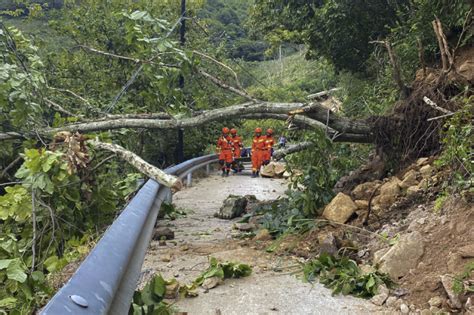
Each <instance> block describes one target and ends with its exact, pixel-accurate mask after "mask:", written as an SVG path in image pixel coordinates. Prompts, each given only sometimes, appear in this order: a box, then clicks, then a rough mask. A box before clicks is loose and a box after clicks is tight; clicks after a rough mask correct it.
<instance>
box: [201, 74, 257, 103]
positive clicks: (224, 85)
mask: <svg viewBox="0 0 474 315" xmlns="http://www.w3.org/2000/svg"><path fill="white" fill-rule="evenodd" d="M198 73H199V74H200V75H202V76H203V77H205V78H207V79H209V80H210V81H211V82H212V83H214V84H215V85H217V86H219V87H221V88H223V89H226V90H229V91H231V92H232V93H235V94H237V95H240V96H242V97H245V98H246V99H248V100H249V101H253V102H257V100H256V99H255V98H253V97H252V96H250V95H248V94H247V92H245V91H243V90H240V89H237V88H235V87H233V86H230V85H228V84H227V83H225V82H224V81H222V80H220V79H218V78H216V77H214V76H213V75H210V74H209V73H207V72H205V71H204V70H201V69H198Z"/></svg>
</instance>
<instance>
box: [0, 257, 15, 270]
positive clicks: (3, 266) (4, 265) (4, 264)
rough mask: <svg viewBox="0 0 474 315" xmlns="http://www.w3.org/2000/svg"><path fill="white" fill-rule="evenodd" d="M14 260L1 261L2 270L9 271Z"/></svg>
mask: <svg viewBox="0 0 474 315" xmlns="http://www.w3.org/2000/svg"><path fill="white" fill-rule="evenodd" d="M12 261H13V259H1V260H0V270H2V269H7V268H8V266H9V265H10V263H11V262H12Z"/></svg>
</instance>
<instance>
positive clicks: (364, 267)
mask: <svg viewBox="0 0 474 315" xmlns="http://www.w3.org/2000/svg"><path fill="white" fill-rule="evenodd" d="M360 271H361V273H362V274H363V275H366V274H369V273H372V272H376V271H377V269H375V268H374V267H373V266H371V265H361V266H360Z"/></svg>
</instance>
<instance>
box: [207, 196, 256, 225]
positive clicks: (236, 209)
mask: <svg viewBox="0 0 474 315" xmlns="http://www.w3.org/2000/svg"><path fill="white" fill-rule="evenodd" d="M247 202H248V201H247V198H245V197H242V196H234V195H229V196H228V197H227V198H226V199H225V200H224V204H223V205H222V207H221V208H220V209H219V211H218V212H217V213H216V214H214V216H215V217H217V218H220V219H226V220H231V219H233V218H236V217H239V216H241V215H242V213H244V212H245V208H246V207H247Z"/></svg>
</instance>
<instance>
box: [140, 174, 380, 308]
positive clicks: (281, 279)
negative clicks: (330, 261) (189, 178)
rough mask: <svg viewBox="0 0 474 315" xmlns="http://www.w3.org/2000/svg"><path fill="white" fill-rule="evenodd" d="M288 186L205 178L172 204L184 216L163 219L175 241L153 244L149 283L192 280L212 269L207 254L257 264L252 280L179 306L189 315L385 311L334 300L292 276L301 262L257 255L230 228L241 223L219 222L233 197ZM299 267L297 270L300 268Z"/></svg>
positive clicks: (270, 194)
mask: <svg viewBox="0 0 474 315" xmlns="http://www.w3.org/2000/svg"><path fill="white" fill-rule="evenodd" d="M286 189H287V184H286V182H285V180H283V179H269V178H255V179H252V178H250V176H249V175H248V174H245V173H244V174H242V175H233V176H232V175H231V176H230V177H226V178H222V177H220V176H218V175H212V176H210V177H207V178H204V179H201V180H200V181H199V182H195V183H193V187H189V188H186V189H184V190H182V191H180V192H178V193H176V194H175V195H174V196H173V203H174V204H175V206H176V207H177V208H179V209H181V210H184V211H185V212H187V215H186V216H185V217H181V218H178V219H176V220H173V221H170V220H162V221H160V222H159V225H158V226H160V227H169V228H171V229H172V230H173V231H174V232H175V239H174V240H172V241H166V245H164V246H160V245H159V242H158V241H152V244H151V246H150V249H149V251H148V253H147V256H146V258H145V262H144V265H143V268H142V271H143V275H144V276H143V279H142V282H145V281H146V280H147V279H149V278H150V277H151V276H152V275H153V274H155V273H161V274H162V275H163V276H164V278H165V279H168V278H173V277H175V278H176V279H177V280H178V281H179V282H181V283H191V282H192V281H193V280H194V279H195V278H196V277H197V276H198V275H199V274H200V273H201V272H202V271H204V270H205V269H206V268H207V267H208V261H209V257H211V256H212V257H216V258H218V259H220V260H223V261H235V262H240V263H246V264H249V265H251V266H252V268H253V272H252V275H251V276H249V277H247V278H241V279H229V280H225V281H224V283H222V284H220V285H219V286H218V287H216V288H214V289H211V290H209V291H208V292H204V291H203V290H202V291H199V296H198V297H195V298H183V299H180V300H179V301H177V302H176V304H175V307H176V308H177V309H178V310H179V311H180V312H187V313H188V314H191V315H193V314H198V315H201V314H216V313H218V312H219V311H220V313H221V314H223V315H228V314H239V315H240V314H369V313H380V312H379V311H380V309H378V308H376V307H375V306H374V305H373V304H371V303H370V302H368V301H365V300H362V299H357V298H354V297H345V296H337V297H333V296H331V292H330V291H329V290H327V289H326V288H324V287H322V286H321V285H319V284H315V285H311V284H307V283H306V284H305V283H303V282H302V281H300V280H299V279H298V278H297V277H296V276H295V275H293V274H292V272H294V271H295V270H297V266H298V261H296V258H291V257H288V258H286V257H285V258H282V257H277V256H275V255H272V254H269V253H266V252H264V251H261V250H257V249H255V248H252V247H251V246H250V247H249V246H248V242H247V243H245V242H243V241H241V240H239V239H236V238H233V235H234V234H236V233H237V232H236V231H235V230H233V225H234V224H235V223H236V222H237V221H239V219H238V218H237V219H234V220H222V219H218V218H215V217H214V216H213V215H214V213H215V212H216V211H217V210H218V209H219V208H220V206H221V205H222V202H223V200H224V199H225V198H226V197H227V196H228V195H229V194H236V195H249V194H251V195H255V196H256V197H257V199H259V200H273V199H276V198H278V197H279V196H281V195H283V194H284V192H285V190H286ZM295 267H296V269H295Z"/></svg>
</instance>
